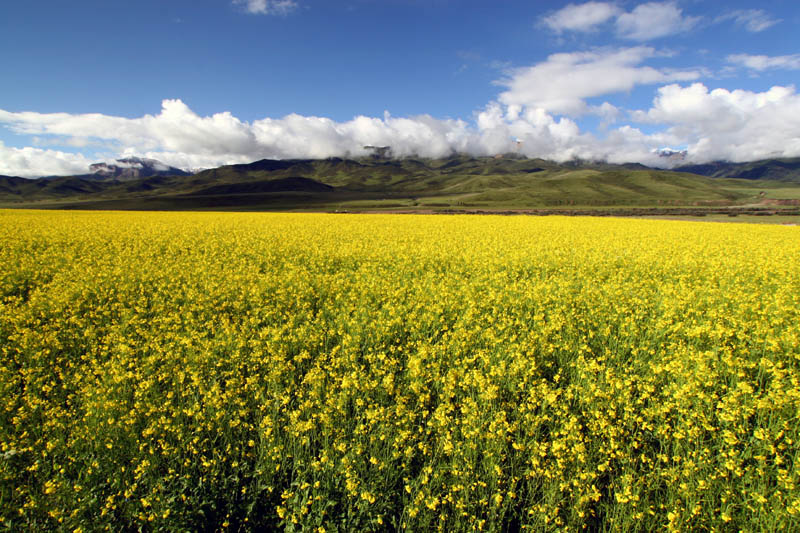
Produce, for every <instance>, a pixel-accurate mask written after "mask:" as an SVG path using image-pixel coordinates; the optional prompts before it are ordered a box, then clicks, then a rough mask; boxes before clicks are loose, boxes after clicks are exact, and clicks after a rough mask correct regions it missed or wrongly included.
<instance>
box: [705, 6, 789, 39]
mask: <svg viewBox="0 0 800 533" xmlns="http://www.w3.org/2000/svg"><path fill="white" fill-rule="evenodd" d="M728 20H732V21H733V22H734V23H735V24H737V25H738V26H742V27H744V29H746V30H747V31H749V32H751V33H758V32H762V31H764V30H766V29H767V28H770V27H772V26H774V25H775V24H777V23H779V22H780V21H781V20H780V19H774V18H772V17H770V16H769V14H767V12H766V11H764V10H763V9H740V10H737V11H732V12H730V13H726V14H724V15H721V16H719V17H717V19H716V22H725V21H728Z"/></svg>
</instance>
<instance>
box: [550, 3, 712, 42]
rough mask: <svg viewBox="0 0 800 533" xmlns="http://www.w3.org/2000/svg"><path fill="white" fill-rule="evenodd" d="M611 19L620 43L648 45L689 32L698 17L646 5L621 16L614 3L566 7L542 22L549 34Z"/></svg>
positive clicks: (662, 5) (674, 7) (588, 27)
mask: <svg viewBox="0 0 800 533" xmlns="http://www.w3.org/2000/svg"><path fill="white" fill-rule="evenodd" d="M611 19H614V24H615V26H616V34H617V36H618V37H621V38H623V39H630V40H634V41H649V40H651V39H657V38H659V37H666V36H667V35H674V34H676V33H681V32H685V31H689V30H690V29H692V28H693V27H695V26H696V25H697V23H698V22H700V19H701V17H690V16H684V14H683V11H682V10H681V8H679V7H678V5H677V4H676V3H675V2H649V3H646V4H640V5H638V6H636V7H635V8H634V9H633V11H630V12H625V11H623V10H622V9H620V8H619V7H618V6H617V5H616V4H615V3H611V2H586V3H585V4H569V5H568V6H566V7H564V8H562V9H560V10H558V11H556V12H555V13H552V14H550V15H548V16H546V17H544V18H543V19H542V23H543V24H544V25H545V26H547V27H548V28H550V29H551V30H553V31H555V32H557V33H561V32H564V31H582V32H586V31H591V30H595V29H597V27H598V26H599V25H601V24H603V23H605V22H608V21H609V20H611Z"/></svg>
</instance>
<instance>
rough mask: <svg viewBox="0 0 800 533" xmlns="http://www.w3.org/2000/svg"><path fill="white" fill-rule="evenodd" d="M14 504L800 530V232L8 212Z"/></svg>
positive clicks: (3, 494) (6, 441) (2, 332)
mask: <svg viewBox="0 0 800 533" xmlns="http://www.w3.org/2000/svg"><path fill="white" fill-rule="evenodd" d="M0 398H2V404H0V447H1V448H0V527H2V528H6V529H11V530H19V531H21V530H60V531H95V530H103V529H108V530H114V531H117V530H137V529H141V530H145V531H155V530H169V531H175V530H198V529H200V530H210V531H213V530H225V529H229V530H233V531H242V530H243V531H249V530H276V529H277V530H285V531H299V530H302V531H319V532H322V531H387V530H388V531H393V530H407V531H430V530H441V531H477V530H485V531H516V530H531V531H581V530H589V531H598V530H600V531H602V530H606V531H648V532H649V531H688V530H695V531H698V530H699V531H738V530H745V531H798V530H800V488H799V486H798V484H799V483H800V480H799V479H798V477H799V476H800V473H799V472H798V468H799V467H800V465H798V461H800V455H799V453H800V443H798V440H800V434H799V433H800V432H799V431H798V430H799V429H800V422H799V421H798V412H799V409H800V229H799V228H795V227H781V226H768V225H758V226H756V225H746V224H735V225H734V224H712V223H694V222H670V221H644V220H623V219H600V218H561V217H544V218H535V217H495V216H481V217H476V216H473V217H470V216H411V215H402V216H401V215H394V216H392V215H374V216H373V215H323V214H313V215H312V214H225V213H191V214H187V213H114V212H35V211H28V212H25V211H0Z"/></svg>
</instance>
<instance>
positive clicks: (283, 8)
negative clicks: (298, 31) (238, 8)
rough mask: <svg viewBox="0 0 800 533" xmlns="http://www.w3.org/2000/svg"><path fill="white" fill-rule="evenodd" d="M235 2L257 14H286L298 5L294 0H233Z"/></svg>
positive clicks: (249, 11)
mask: <svg viewBox="0 0 800 533" xmlns="http://www.w3.org/2000/svg"><path fill="white" fill-rule="evenodd" d="M233 3H234V4H236V5H243V6H244V8H245V10H246V11H247V12H248V13H253V14H256V15H286V14H288V13H290V12H291V11H294V10H295V9H297V7H298V5H297V2H295V1H294V0H233Z"/></svg>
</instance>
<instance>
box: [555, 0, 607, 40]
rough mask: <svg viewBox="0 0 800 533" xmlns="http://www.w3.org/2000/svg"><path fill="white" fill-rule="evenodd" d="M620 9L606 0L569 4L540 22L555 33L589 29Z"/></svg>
mask: <svg viewBox="0 0 800 533" xmlns="http://www.w3.org/2000/svg"><path fill="white" fill-rule="evenodd" d="M620 11H621V10H620V9H619V8H618V7H617V6H616V5H614V4H610V3H608V2H587V3H585V4H569V5H567V6H566V7H564V8H562V9H559V10H558V11H556V12H555V13H552V14H550V15H548V16H547V17H545V18H544V19H542V23H543V24H544V25H545V26H547V27H548V28H550V29H551V30H553V31H555V32H557V33H561V32H563V31H590V30H593V29H595V28H596V27H597V26H598V25H599V24H602V23H604V22H606V21H607V20H609V19H610V18H612V17H614V16H616V15H618V14H619V13H620Z"/></svg>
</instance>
